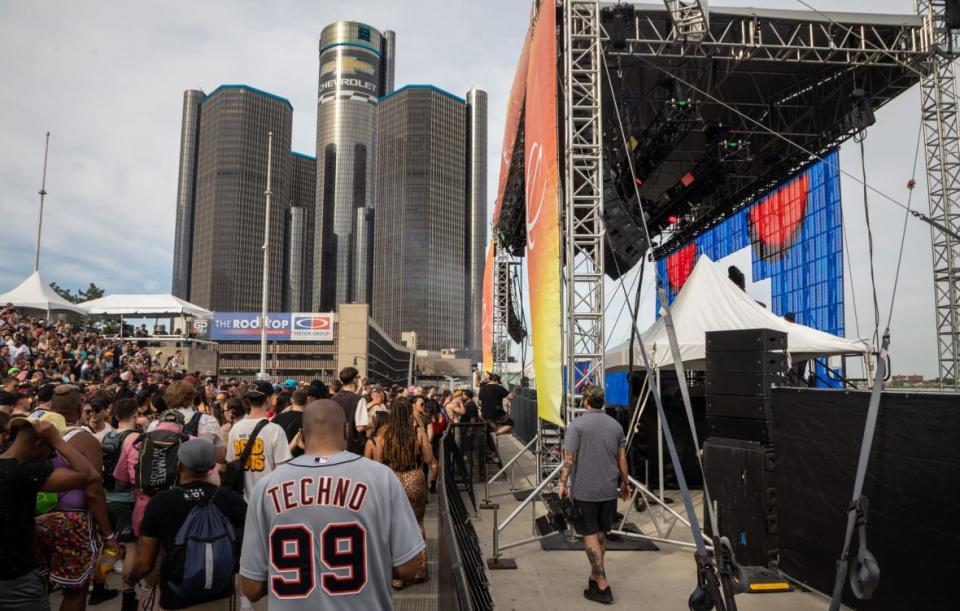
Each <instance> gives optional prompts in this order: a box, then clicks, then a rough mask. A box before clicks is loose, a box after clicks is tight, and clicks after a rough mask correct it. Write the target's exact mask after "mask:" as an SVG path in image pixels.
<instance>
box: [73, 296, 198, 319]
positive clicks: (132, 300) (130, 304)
mask: <svg viewBox="0 0 960 611" xmlns="http://www.w3.org/2000/svg"><path fill="white" fill-rule="evenodd" d="M81 305H82V306H83V307H84V308H85V309H86V310H87V312H89V313H90V314H91V315H94V316H127V317H131V318H133V317H137V316H140V317H147V318H151V317H160V316H193V317H197V318H209V317H212V316H213V312H211V311H210V310H205V309H203V308H201V307H200V306H195V305H193V304H192V303H189V302H187V301H184V300H183V299H179V298H177V297H174V296H173V295H107V296H106V297H101V298H100V299H91V300H90V301H85V302H83V303H82V304H81Z"/></svg>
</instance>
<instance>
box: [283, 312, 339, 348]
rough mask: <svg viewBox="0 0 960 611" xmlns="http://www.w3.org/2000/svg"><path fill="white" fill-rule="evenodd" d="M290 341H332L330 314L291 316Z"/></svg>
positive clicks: (331, 319) (331, 316) (331, 315)
mask: <svg viewBox="0 0 960 611" xmlns="http://www.w3.org/2000/svg"><path fill="white" fill-rule="evenodd" d="M291 318H292V320H291V321H290V322H291V329H290V339H291V340H313V341H333V314H332V313H323V314H317V313H304V314H292V315H291Z"/></svg>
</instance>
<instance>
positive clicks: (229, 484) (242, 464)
mask: <svg viewBox="0 0 960 611" xmlns="http://www.w3.org/2000/svg"><path fill="white" fill-rule="evenodd" d="M268 424H270V421H269V420H267V419H266V418H264V419H263V420H261V421H260V422H258V423H257V425H256V426H255V427H253V431H252V432H251V433H250V437H249V438H248V439H247V443H246V444H245V445H244V446H243V452H240V456H239V457H237V458H235V459H234V460H231V461H230V462H228V463H227V468H226V469H224V471H223V473H221V474H220V485H221V486H223V487H224V488H227V489H229V490H233V491H234V492H236V493H238V494H243V473H244V471H246V470H247V469H246V464H247V460H249V459H250V453H251V452H253V446H254V442H255V441H256V440H257V435H259V434H260V431H262V430H263V427H265V426H267V425H268Z"/></svg>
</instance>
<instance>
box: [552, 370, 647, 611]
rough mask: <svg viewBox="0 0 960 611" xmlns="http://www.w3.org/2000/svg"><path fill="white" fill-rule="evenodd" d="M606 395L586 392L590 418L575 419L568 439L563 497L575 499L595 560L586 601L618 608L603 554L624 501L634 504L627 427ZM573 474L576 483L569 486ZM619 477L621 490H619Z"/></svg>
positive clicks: (598, 390)
mask: <svg viewBox="0 0 960 611" xmlns="http://www.w3.org/2000/svg"><path fill="white" fill-rule="evenodd" d="M603 403H604V396H603V389H602V388H600V387H599V386H591V387H589V388H587V389H586V390H584V392H583V406H584V408H586V410H587V411H586V412H584V413H583V414H581V415H580V416H579V417H578V418H576V419H575V420H574V421H573V422H572V423H570V426H568V427H567V430H566V431H565V432H564V435H563V469H561V471H560V481H559V489H558V492H559V494H560V497H561V498H563V497H567V496H569V497H571V498H572V499H573V502H574V503H575V504H576V506H577V509H578V510H579V514H580V518H579V519H578V520H577V522H576V523H575V524H574V527H575V528H576V529H577V532H578V533H579V534H580V535H581V536H583V548H584V550H585V551H586V552H587V558H588V559H589V560H590V579H589V580H588V582H587V589H586V590H584V591H583V596H584V598H586V599H587V600H592V601H595V602H601V603H607V604H609V603H612V602H613V591H612V590H611V589H610V584H608V583H607V575H606V572H605V570H604V568H603V554H604V549H605V546H606V543H607V532H608V531H609V530H610V528H611V526H612V525H613V520H614V516H616V513H617V491H618V488H619V492H620V498H622V499H628V498H630V483H629V481H628V480H627V452H626V440H625V438H624V435H623V427H621V426H620V424H619V423H618V422H617V421H616V420H614V419H613V418H611V417H610V416H608V415H607V414H605V413H604V411H603ZM571 473H572V482H568V480H569V479H570V477H571ZM617 477H619V478H620V484H619V486H618V484H617Z"/></svg>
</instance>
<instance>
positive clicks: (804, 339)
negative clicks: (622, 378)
mask: <svg viewBox="0 0 960 611" xmlns="http://www.w3.org/2000/svg"><path fill="white" fill-rule="evenodd" d="M670 313H671V314H672V317H673V326H674V328H675V329H676V332H677V342H678V343H679V344H680V356H681V359H682V360H683V364H684V366H686V367H687V368H688V369H703V367H704V362H705V360H706V335H705V334H706V332H707V331H726V330H733V329H774V330H776V331H783V332H785V333H787V351H788V352H789V353H790V355H791V357H792V358H793V359H795V360H803V359H809V358H814V357H820V356H830V355H840V354H864V353H867V352H869V351H870V349H871V348H870V343H869V342H868V341H866V340H862V339H845V338H842V337H837V336H835V335H831V334H829V333H825V332H823V331H818V330H817V329H813V328H811V327H806V326H804V325H798V324H795V323H791V322H787V321H786V320H784V319H783V318H781V317H780V316H777V315H776V314H774V313H773V312H771V311H769V310H767V309H766V308H764V307H763V306H761V305H760V304H758V303H757V302H756V301H754V300H753V299H751V298H750V296H749V295H747V294H746V293H745V292H743V291H742V290H740V287H738V286H737V285H735V284H734V283H733V282H731V281H730V279H729V278H727V277H726V275H724V274H723V272H722V271H721V270H720V269H719V268H718V267H717V265H716V263H714V262H713V261H711V260H710V258H709V257H707V256H706V255H701V256H700V258H699V259H698V260H697V264H696V266H695V267H694V268H693V271H692V272H691V273H690V277H689V278H687V281H686V283H685V284H684V285H683V288H682V289H681V290H680V293H679V294H678V295H677V298H676V299H675V300H674V302H673V304H672V305H671V306H670ZM640 337H641V338H642V339H643V344H644V347H645V348H646V350H647V355H648V357H649V358H650V363H651V365H652V366H653V367H662V366H664V365H672V364H673V356H672V355H671V354H670V341H669V339H668V337H667V328H666V323H665V322H664V319H663V318H660V319H658V320H657V321H656V322H655V323H653V324H652V325H651V326H650V327H649V328H648V329H647V330H646V331H644V332H643V333H642V334H641V335H640ZM629 343H630V342H629V340H628V341H626V342H624V343H622V344H620V345H619V346H616V347H614V348H612V349H610V350H609V351H608V352H607V353H606V355H605V366H606V369H607V371H611V370H613V371H616V370H618V369H624V368H626V367H627V365H628V363H629V357H630V354H629V352H628V351H629ZM634 366H635V367H637V368H638V369H641V368H643V357H642V356H641V354H640V343H639V342H636V343H635V344H634Z"/></svg>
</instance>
